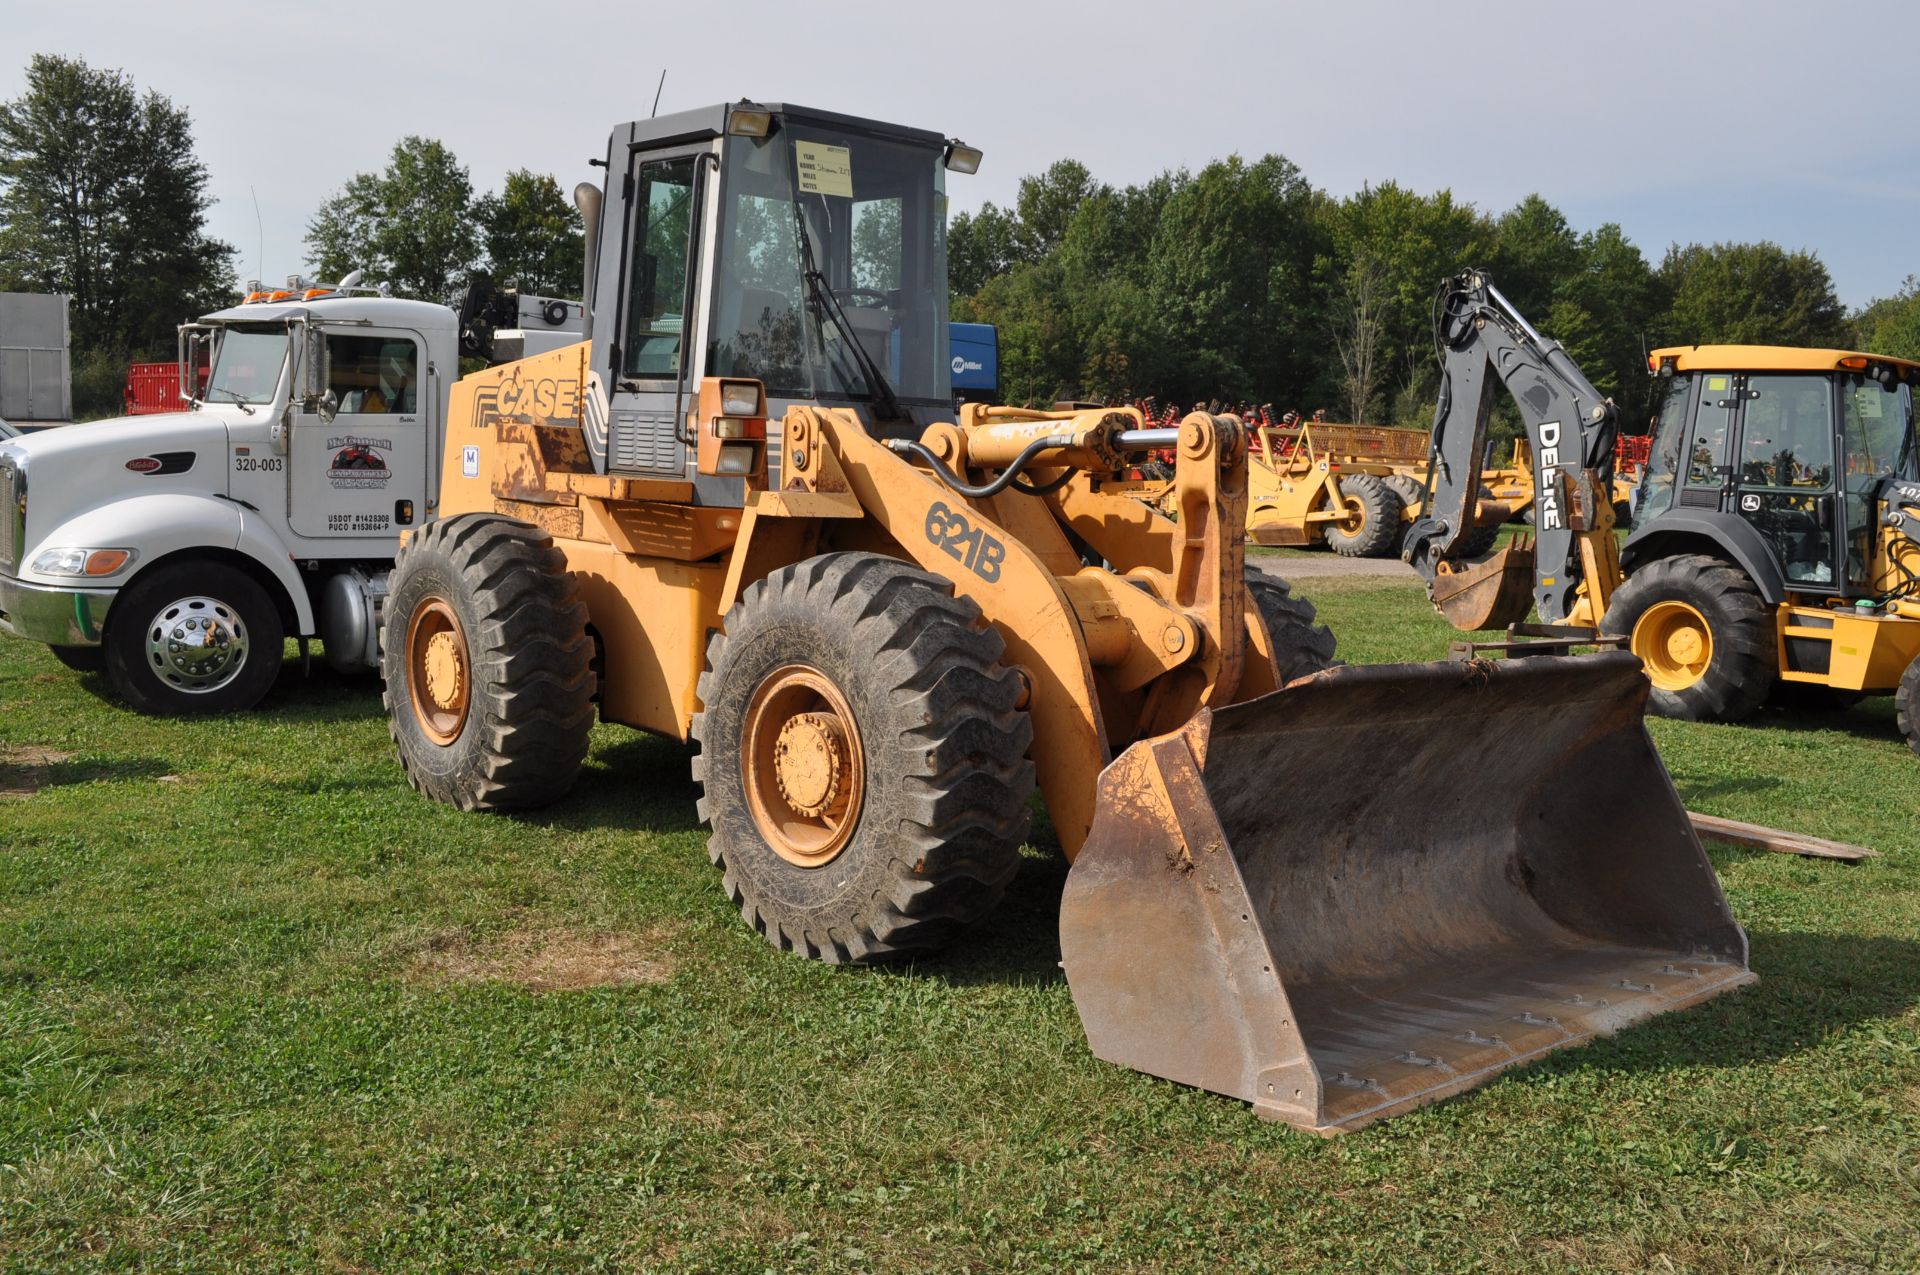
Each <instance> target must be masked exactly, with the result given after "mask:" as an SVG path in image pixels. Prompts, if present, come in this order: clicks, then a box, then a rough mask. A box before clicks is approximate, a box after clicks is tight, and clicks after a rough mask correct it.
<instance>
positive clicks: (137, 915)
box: [0, 580, 1920, 1271]
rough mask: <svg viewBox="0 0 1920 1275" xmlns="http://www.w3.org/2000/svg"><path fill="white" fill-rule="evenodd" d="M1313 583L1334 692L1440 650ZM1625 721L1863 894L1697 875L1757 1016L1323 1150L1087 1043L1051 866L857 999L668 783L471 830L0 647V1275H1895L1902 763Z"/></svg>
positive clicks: (1718, 1008)
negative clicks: (1144, 1274)
mask: <svg viewBox="0 0 1920 1275" xmlns="http://www.w3.org/2000/svg"><path fill="white" fill-rule="evenodd" d="M1310 592H1311V594H1312V596H1313V597H1314V598H1315V599H1316V600H1317V601H1318V602H1319V603H1320V605H1321V611H1322V614H1323V616H1324V617H1325V618H1326V619H1327V620H1329V621H1330V622H1331V623H1332V624H1333V625H1334V627H1335V629H1336V631H1337V632H1338V633H1339V634H1340V635H1341V638H1342V654H1343V655H1344V656H1345V657H1346V658H1347V659H1349V660H1353V661H1380V660H1390V659H1413V658H1421V659H1424V658H1434V657H1437V656H1439V655H1440V654H1442V653H1443V652H1444V650H1445V646H1446V641H1447V639H1448V636H1449V633H1448V631H1447V630H1446V629H1445V627H1444V625H1443V624H1442V623H1441V622H1440V621H1439V620H1437V619H1436V618H1435V617H1433V616H1432V614H1431V613H1430V611H1429V609H1428V607H1427V605H1426V603H1425V600H1424V598H1423V596H1422V595H1421V593H1420V592H1419V590H1418V589H1417V588H1415V587H1413V586H1411V585H1397V584H1396V585H1385V586H1383V585H1381V584H1380V583H1379V582H1377V581H1365V580H1361V581H1333V580H1319V581H1314V582H1313V586H1312V589H1311V591H1310ZM1653 729H1654V734H1655V736H1656V737H1657V739H1658V740H1659V742H1660V745H1661V747H1662V749H1663V750H1664V752H1665V754H1666V757H1667V761H1668V765H1669V766H1670V768H1671V770H1672V772H1673V775H1674V779H1675V781H1676V783H1677V784H1678V785H1679V788H1680V791H1681V793H1682V795H1683V796H1684V797H1685V798H1686V800H1687V802H1688V803H1689V804H1690V805H1691V806H1693V807H1694V808H1696V809H1700V810H1705V811H1710V812H1713V813H1716V814H1722V815H1729V816H1732V817H1735V818H1740V819H1748V820H1754V821H1758V822H1762V823H1770V824H1776V825H1781V826H1785V827H1789V828H1793V829H1796V830H1801V831H1805V832H1811V833H1816V834H1820V835H1824V836H1830V837H1836V838H1840V839H1843V840H1849V841H1857V842H1863V843H1866V844H1868V845H1871V846H1874V847H1876V848H1878V849H1880V850H1881V851H1883V852H1884V856H1885V857H1884V858H1881V859H1879V860H1876V861H1872V862H1869V863H1867V864H1864V865H1862V866H1858V867H1847V866H1843V865H1840V864H1836V863H1826V862H1813V861H1804V860H1800V859H1794V858H1787V857H1784V856H1778V855H1768V854H1763V853H1758V852H1752V851H1745V850H1736V849H1729V848H1715V849H1714V851H1713V857H1714V862H1715V863H1716V865H1717V866H1718V868H1719V870H1720V873H1721V878H1722V880H1723V881H1724V883H1725V886H1726V889H1727V892H1728V894H1729V896H1730V897H1731V899H1732V903H1733V907H1734V910H1735V912H1736V913H1737V914H1738V916H1739V919H1740V920H1741V922H1742V923H1743V924H1744V925H1745V926H1746V927H1747V930H1748V932H1749V934H1750V935H1751V937H1752V942H1753V964H1754V967H1755V968H1756V969H1757V970H1758V972H1759V973H1760V975H1761V978H1762V981H1761V982H1760V983H1759V984H1758V985H1757V986H1755V987H1752V988H1749V989H1747V990H1745V991H1743V992H1741V993H1739V994H1737V995H1734V996H1728V997H1722V998H1720V999H1718V1000H1715V1001H1712V1002H1710V1003H1708V1004H1706V1005H1704V1006H1702V1007H1700V1008H1697V1009H1695V1010H1692V1011H1688V1012H1685V1013H1681V1014H1674V1015H1668V1016H1666V1017H1663V1018H1660V1019H1657V1020H1654V1021H1653V1022H1650V1023H1648V1024H1645V1025H1643V1026H1640V1027H1636V1028H1633V1029H1631V1030H1629V1031H1627V1032H1625V1033H1624V1034H1622V1035H1621V1036H1619V1037H1617V1038H1615V1039H1613V1040H1609V1041H1603V1042H1601V1043H1598V1044H1595V1045H1593V1046H1591V1047H1589V1048H1586V1049H1581V1050H1574V1051H1567V1052H1562V1053H1559V1054H1556V1055H1554V1056H1553V1057H1552V1058H1550V1059H1549V1060H1547V1061H1545V1062H1542V1063H1539V1064H1537V1065H1534V1066H1532V1067H1529V1068H1527V1069H1525V1070H1522V1071H1518V1072H1514V1073H1510V1074H1508V1075H1506V1076H1504V1077H1502V1078H1500V1079H1498V1080H1496V1081H1494V1082H1493V1083H1492V1084H1490V1085H1488V1086H1486V1087H1484V1088H1482V1089H1479V1090H1476V1091H1473V1092H1471V1093H1469V1094H1466V1095H1464V1096H1462V1097H1459V1098H1456V1099H1454V1100H1451V1101H1448V1102H1446V1103H1443V1104H1441V1105H1439V1106H1436V1107H1430V1108H1426V1109H1424V1110H1421V1111H1418V1112H1415V1113H1413V1114H1411V1115H1407V1116H1403V1117H1401V1118H1398V1119H1396V1120H1392V1121H1389V1122H1387V1123H1385V1124H1382V1125H1378V1126H1375V1127H1373V1128H1370V1129H1367V1130H1364V1131H1362V1132H1360V1133H1357V1134H1354V1135H1350V1136H1347V1137H1345V1138H1340V1139H1336V1140H1331V1141H1323V1140H1321V1139H1318V1138H1315V1137H1312V1136H1309V1135H1305V1134H1301V1133H1297V1132H1294V1131H1292V1130H1290V1129H1288V1128H1286V1127H1284V1126H1279V1125H1273V1124H1266V1123H1262V1122H1261V1121H1259V1120H1256V1119H1255V1118H1254V1117H1253V1116H1252V1115H1251V1114H1250V1113H1249V1112H1248V1111H1247V1109H1246V1108H1245V1107H1243V1106H1241V1105H1240V1104H1238V1103H1234V1102H1230V1101H1226V1100H1224V1099H1220V1098H1216V1097H1212V1096H1209V1095H1206V1094H1203V1093H1199V1092H1195V1091H1191V1090H1186V1089H1181V1088H1178V1087H1176V1086H1174V1085H1172V1084H1168V1083H1165V1082H1163V1081H1159V1080H1155V1079H1152V1078H1150V1077H1147V1076H1144V1075H1139V1074H1135V1073H1131V1072H1128V1071H1124V1070H1121V1069H1119V1068H1115V1067H1111V1066H1108V1065H1105V1064H1101V1063H1098V1062H1095V1061H1094V1060H1093V1059H1092V1058H1091V1057H1090V1056H1089V1055H1088V1053H1087V1050H1086V1047H1085V1044H1084V1042H1083V1039H1082V1036H1081V1033H1080V1030H1079V1027H1078V1024H1077V1020H1076V1019H1075V1016H1074V1011H1073V1005H1072V1002H1071V999H1070V998H1069V995H1068V992H1067V987H1066V984H1065V983H1064V982H1063V980H1062V976H1061V973H1060V971H1059V969H1058V968H1057V965H1056V962H1057V959H1058V946H1057V941H1056V938H1055V928H1054V927H1055V913H1056V907H1057V902H1058V897H1059V894H1060V889H1061V884H1062V882H1063V880H1064V877H1065V872H1066V869H1065V866H1064V864H1063V863H1062V861H1061V860H1060V857H1059V855H1058V852H1057V850H1056V849H1054V848H1053V847H1052V846H1050V845H1038V846H1035V847H1033V848H1032V850H1031V852H1030V854H1029V856H1028V858H1027V860H1026V862H1025V864H1024V866H1023V869H1022V871H1021V873H1020V876H1019V877H1018V879H1017V880H1016V881H1015V882H1014V885H1013V887H1012V890H1011V893H1010V896H1009V898H1008V899H1007V901H1006V904H1005V905H1004V907H1002V908H1001V909H1000V911H999V912H998V913H997V914H996V915H995V916H994V918H993V919H992V920H991V921H990V922H988V923H987V924H985V925H983V926H981V927H980V928H979V929H978V930H977V931H976V932H975V933H973V934H972V935H971V936H970V937H969V938H968V940H967V941H965V942H964V943H963V944H962V945H961V946H960V947H958V948H957V949H956V950H954V951H953V952H952V953H951V954H948V955H945V956H942V957H940V958H938V959H932V960H926V961H923V962H921V963H920V964H918V965H917V966H914V967H912V968H906V969H900V970H892V971H880V972H874V971H866V972H861V971H844V970H834V969H829V968H825V967H822V966H817V965H811V964H808V963H805V962H802V961H799V960H797V959H795V958H793V957H790V956H785V955H781V954H779V953H776V952H775V951H773V950H772V949H771V948H769V947H768V946H767V945H766V944H765V943H764V942H763V941H762V940H761V939H760V938H758V937H757V936H755V935H754V934H752V933H751V932H749V931H748V930H747V928H746V927H745V926H744V925H743V924H742V923H741V922H740V920H739V918H738V915H737V913H736V912H735V911H734V909H733V908H732V907H731V906H730V905H729V904H728V902H727V901H726V899H725V897H724V896H723V895H722V893H721V890H720V887H719V882H718V880H717V879H716V874H715V873H714V871H713V869H712V868H710V867H709V865H708V863H707V860H706V856H705V851H704V837H703V833H702V830H701V828H700V827H699V826H698V825H697V824H696V822H695V817H694V796H695V792H694V788H693V785H692V783H691V782H690V780H689V779H688V773H687V757H688V750H687V749H686V748H685V747H683V746H681V745H678V744H674V743H669V742H665V741H661V740H656V739H651V738H647V737H644V736H641V735H638V734H635V733H632V732H629V731H626V730H622V729H618V728H612V727H602V728H600V729H599V730H598V731H597V733H596V735H595V738H594V752H593V756H592V760H591V765H590V768H589V769H588V771H587V773H586V775H585V777H584V779H583V781H582V783H581V785H580V788H579V790H578V791H577V792H576V794H575V795H574V797H573V798H572V799H571V800H569V801H568V802H566V803H565V804H563V805H561V806H559V807H557V808H555V809H553V810H551V811H549V812H546V813H543V814H540V815H538V816H534V817H529V818H501V817H489V816H482V815H463V814H459V813H456V812H454V811H452V810H448V809H445V808H442V807H439V806H435V805H433V804H431V803H429V802H427V801H425V800H424V799H422V798H419V797H417V796H415V795H414V794H413V793H412V792H411V791H410V790H409V789H408V788H407V787H406V785H405V783H404V782H403V781H402V779H401V776H400V771H399V769H398V767H397V766H396V765H395V764H394V761H393V758H392V753H391V748H390V746H389V743H388V740H387V733H386V720H385V717H384V715H383V713H382V710H381V707H380V700H379V692H378V687H377V685H376V684H374V683H372V682H368V681H359V682H348V681H342V680H339V679H337V678H335V677H334V676H333V675H331V674H328V673H324V672H319V671H316V672H315V673H314V675H313V676H312V678H311V679H310V680H306V681H303V680H302V679H301V677H300V674H299V672H298V669H297V667H295V666H291V665H290V666H289V668H288V670H287V673H286V676H285V677H284V678H283V680H282V682H281V684H280V687H279V689H278V691H277V692H276V694H275V695H274V696H273V697H272V698H271V699H270V700H269V702H268V704H267V705H266V707H265V708H264V709H263V710H262V711H259V712H256V713H253V714H250V715H248V716H246V717H243V718H240V719H236V720H227V721H213V722H177V721H154V720H149V719H145V718H140V717H136V716H134V715H132V714H130V713H128V712H125V711H123V710H122V709H120V708H118V707H117V706H116V705H115V704H114V703H113V702H112V701H111V700H110V699H108V698H106V693H105V691H104V688H103V687H102V686H101V685H100V684H99V683H98V681H97V679H90V678H86V677H82V676H80V675H77V674H73V673H70V672H68V671H66V670H65V669H63V668H61V667H60V666H59V665H58V664H56V663H55V662H54V660H53V659H52V658H51V657H50V656H48V655H47V654H46V653H45V652H44V651H42V650H41V648H39V647H36V646H30V645H27V644H24V643H19V642H12V641H5V642H0V750H4V751H0V788H8V789H14V790H16V791H17V790H26V789H36V788H37V790H36V791H33V792H32V793H31V795H24V796H19V795H16V796H8V797H0V847H3V848H0V1268H4V1269H8V1270H54V1269H59V1270H70V1269H90V1268H94V1267H100V1268H110V1269H175V1268H178V1269H189V1270H216V1271H237V1270H244V1271H254V1270H288V1271H329V1270H332V1271H405V1270H474V1271H477V1270H502V1269H526V1270H567V1269H588V1268H603V1267H604V1268H613V1269H628V1270H665V1271H674V1270H723V1271H733V1270H738V1271H762V1270H817V1271H841V1270H845V1271H857V1270H886V1271H918V1270H937V1271H945V1270H977V1271H989V1270H991V1271H1000V1270H1045V1271H1052V1270H1090V1271H1109V1270H1161V1269H1272V1270H1284V1269H1315V1270H1317V1269H1327V1270H1356V1271H1377V1270H1386V1269H1409V1270H1443V1271H1460V1270H1499V1271H1539V1270H1559V1269H1575V1268H1603V1269H1617V1270H1635V1271H1638V1270H1681V1271H1748V1270H1788V1269H1791V1270H1805V1269H1823V1270H1885V1271H1900V1270H1912V1269H1916V1268H1920V1013H1916V1009H1915V1005H1916V1001H1920V873H1916V865H1920V758H1916V757H1914V756H1913V755H1912V754H1911V753H1910V752H1908V750H1907V748H1906V747H1905V745H1904V743H1903V742H1902V741H1901V739H1900V738H1899V736H1898V734H1897V732H1896V731H1895V729H1894V724H1893V718H1892V712H1891V708H1890V706H1888V705H1887V704H1886V703H1884V702H1880V703H1871V704H1868V705H1864V706H1862V707H1860V708H1857V709H1855V710H1853V711H1851V712H1848V713H1844V714H1839V713H1835V714H1805V713H1802V714H1786V713H1769V714H1767V715H1765V716H1764V717H1763V718H1762V719H1761V720H1760V722H1759V723H1758V724H1754V725H1748V726H1740V727H1703V726H1691V725H1684V724H1675V723H1668V722H1656V723H1655V724H1654V727H1653ZM1357 778H1358V779H1360V780H1364V781H1366V782H1378V783H1383V784H1391V783H1392V782H1394V774H1393V769H1392V764H1391V759H1390V758H1382V759H1381V765H1380V768H1379V770H1378V772H1377V773H1376V774H1373V775H1369V776H1363V777H1357ZM1273 793H1274V798H1273V799H1274V800H1275V801H1276V802H1283V803H1284V802H1291V801H1298V802H1311V801H1312V800H1314V794H1313V793H1305V792H1294V791H1291V790H1290V789H1289V787H1288V785H1287V782H1286V762H1285V759H1284V758H1275V759H1274V761H1273ZM1633 796H1634V794H1632V793H1630V792H1622V793H1620V794H1619V800H1620V801H1622V802H1628V801H1631V800H1633ZM1408 799H1409V800H1412V801H1419V800H1421V799H1422V794H1420V793H1418V792H1413V793H1409V794H1408ZM1607 817H1608V812H1607V811H1606V810H1595V811H1594V812H1593V819H1594V821H1595V822H1596V823H1597V824H1602V825H1604V823H1605V821H1606V819H1607Z"/></svg>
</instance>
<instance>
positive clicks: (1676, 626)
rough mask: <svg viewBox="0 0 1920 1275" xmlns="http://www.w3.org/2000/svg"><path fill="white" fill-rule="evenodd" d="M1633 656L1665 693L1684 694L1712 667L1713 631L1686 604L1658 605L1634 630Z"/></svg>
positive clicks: (1697, 613) (1670, 603) (1669, 603)
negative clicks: (1681, 692)
mask: <svg viewBox="0 0 1920 1275" xmlns="http://www.w3.org/2000/svg"><path fill="white" fill-rule="evenodd" d="M1632 646H1633V653H1634V654H1635V655H1637V656H1639V657H1640V662H1641V663H1642V664H1644V665H1646V667H1647V677H1648V679H1649V680H1651V681H1652V682H1653V684H1654V685H1655V686H1657V687H1659V688H1660V689H1661V690H1663V691H1684V690H1686V689H1687V688H1688V687H1689V686H1692V685H1693V684H1694V683H1696V682H1698V681H1699V680H1700V679H1701V678H1702V677H1705V676H1706V673H1707V669H1708V668H1709V667H1711V666H1712V664H1713V629H1712V627H1711V626H1709V625H1708V624H1707V617H1706V616H1704V615H1702V614H1700V612H1699V611H1698V610H1696V609H1695V608H1693V607H1691V606H1689V605H1688V604H1686V603H1685V602H1656V603H1654V604H1653V605H1652V606H1650V607H1648V608H1647V609H1646V611H1645V612H1643V613H1642V614H1641V616H1640V619H1639V620H1638V621H1637V622H1636V623H1635V624H1634V626H1633V638H1632Z"/></svg>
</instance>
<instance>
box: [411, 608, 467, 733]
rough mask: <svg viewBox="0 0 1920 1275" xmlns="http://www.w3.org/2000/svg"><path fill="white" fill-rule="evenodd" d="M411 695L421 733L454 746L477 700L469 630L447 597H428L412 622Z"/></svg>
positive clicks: (414, 615)
mask: <svg viewBox="0 0 1920 1275" xmlns="http://www.w3.org/2000/svg"><path fill="white" fill-rule="evenodd" d="M407 694H408V697H409V698H410V699H411V700H412V702H413V715H414V719H415V720H416V721H418V722H419V723H420V730H421V733H423V734H424V735H426V737H427V738H428V739H431V740H432V741H433V742H434V743H436V744H443V745H444V744H451V743H452V742H453V741H454V740H456V739H458V738H460V732H461V731H462V730H464V729H466V725H467V706H468V705H469V704H470V703H471V702H472V699H473V666H472V661H471V658H470V656H469V655H468V653H467V633H466V630H465V629H463V628H461V627H460V617H459V616H457V615H455V614H454V612H453V607H452V606H450V605H448V603H447V600H446V599H445V598H427V599H425V600H423V601H422V602H421V603H420V605H419V606H417V607H415V608H414V610H413V618H412V619H411V620H409V621H408V622H407Z"/></svg>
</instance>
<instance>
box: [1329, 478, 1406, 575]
mask: <svg viewBox="0 0 1920 1275" xmlns="http://www.w3.org/2000/svg"><path fill="white" fill-rule="evenodd" d="M1340 500H1341V504H1342V505H1343V506H1344V507H1345V513H1344V516H1343V517H1342V518H1341V519H1340V520H1339V521H1338V522H1329V523H1327V524H1326V528H1327V532H1326V534H1327V545H1328V546H1329V547H1330V548H1331V549H1332V550H1333V551H1334V552H1335V553H1337V554H1339V555H1341V556H1342V557H1346V558H1384V557H1386V556H1387V555H1388V554H1390V553H1392V552H1393V548H1394V546H1395V545H1397V544H1399V543H1400V534H1401V523H1402V522H1404V521H1405V518H1404V517H1403V515H1404V514H1405V512H1406V504H1405V503H1404V502H1403V501H1402V500H1401V499H1400V497H1399V495H1398V494H1396V493H1395V492H1394V490H1393V489H1392V488H1391V487H1389V486H1387V485H1386V484H1385V483H1383V482H1381V481H1380V479H1379V478H1378V477H1376V476H1375V475H1373V474H1342V475H1341V476H1340Z"/></svg>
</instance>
